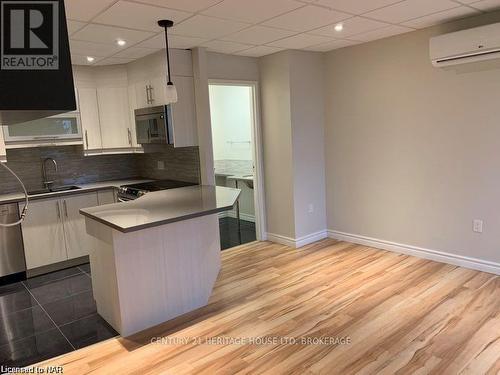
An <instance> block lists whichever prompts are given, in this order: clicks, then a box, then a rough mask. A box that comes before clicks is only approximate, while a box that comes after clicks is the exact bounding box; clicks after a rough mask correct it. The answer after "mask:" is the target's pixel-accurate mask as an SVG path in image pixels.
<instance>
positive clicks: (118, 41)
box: [116, 39, 127, 47]
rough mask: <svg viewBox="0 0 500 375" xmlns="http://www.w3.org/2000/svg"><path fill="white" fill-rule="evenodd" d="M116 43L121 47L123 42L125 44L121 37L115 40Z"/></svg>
mask: <svg viewBox="0 0 500 375" xmlns="http://www.w3.org/2000/svg"><path fill="white" fill-rule="evenodd" d="M116 44H118V45H119V46H120V47H123V46H124V45H125V44H127V42H126V41H124V40H123V39H118V40H117V41H116Z"/></svg>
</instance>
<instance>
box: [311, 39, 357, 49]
mask: <svg viewBox="0 0 500 375" xmlns="http://www.w3.org/2000/svg"><path fill="white" fill-rule="evenodd" d="M359 43H360V42H356V41H353V40H343V39H337V40H332V41H331V42H327V43H321V44H317V45H315V46H311V47H307V48H306V50H308V51H315V52H327V51H332V50H334V49H338V48H344V47H348V46H353V45H355V44H359Z"/></svg>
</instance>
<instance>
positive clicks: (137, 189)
mask: <svg viewBox="0 0 500 375" xmlns="http://www.w3.org/2000/svg"><path fill="white" fill-rule="evenodd" d="M194 185H198V184H195V183H193V182H186V181H175V180H157V181H150V182H142V183H139V184H131V185H123V186H120V187H119V188H118V200H119V201H120V202H126V201H131V200H134V199H137V198H139V197H142V196H143V195H145V194H147V193H149V192H151V191H159V190H167V189H176V188H180V187H185V186H194Z"/></svg>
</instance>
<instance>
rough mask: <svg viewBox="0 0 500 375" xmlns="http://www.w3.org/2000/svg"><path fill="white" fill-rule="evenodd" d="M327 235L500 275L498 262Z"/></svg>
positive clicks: (357, 237) (351, 236)
mask: <svg viewBox="0 0 500 375" xmlns="http://www.w3.org/2000/svg"><path fill="white" fill-rule="evenodd" d="M328 237H330V238H334V239H336V240H340V241H346V242H352V243H355V244H359V245H364V246H370V247H375V248H378V249H383V250H387V251H393V252H395V253H401V254H405V255H411V256H415V257H418V258H424V259H429V260H433V261H436V262H441V263H447V264H452V265H454V266H460V267H465V268H470V269H473V270H477V271H483V272H489V273H493V274H496V275H500V263H494V262H490V261H486V260H481V259H477V258H470V257H466V256H462V255H456V254H451V253H446V252H443V251H437V250H431V249H425V248H422V247H417V246H412V245H405V244H400V243H396V242H391V241H385V240H380V239H377V238H371V237H365V236H360V235H357V234H351V233H344V232H339V231H335V230H328Z"/></svg>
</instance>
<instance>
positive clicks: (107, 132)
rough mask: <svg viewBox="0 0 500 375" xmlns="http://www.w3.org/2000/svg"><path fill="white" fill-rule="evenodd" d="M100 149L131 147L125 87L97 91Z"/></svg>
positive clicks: (101, 88)
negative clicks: (100, 136) (100, 137)
mask: <svg viewBox="0 0 500 375" xmlns="http://www.w3.org/2000/svg"><path fill="white" fill-rule="evenodd" d="M97 102H98V104H99V120H100V123H101V135H102V147H103V148H104V149H119V148H130V147H132V130H131V125H130V114H129V110H130V107H129V101H128V90H127V88H126V87H100V88H98V89H97Z"/></svg>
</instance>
